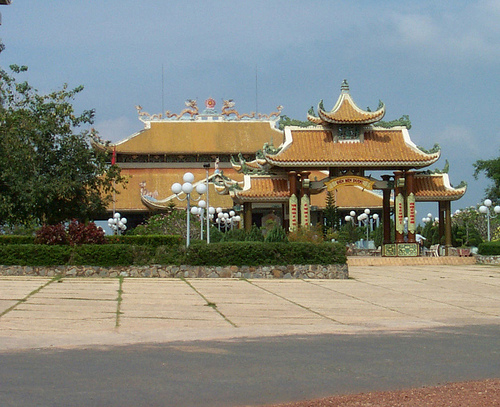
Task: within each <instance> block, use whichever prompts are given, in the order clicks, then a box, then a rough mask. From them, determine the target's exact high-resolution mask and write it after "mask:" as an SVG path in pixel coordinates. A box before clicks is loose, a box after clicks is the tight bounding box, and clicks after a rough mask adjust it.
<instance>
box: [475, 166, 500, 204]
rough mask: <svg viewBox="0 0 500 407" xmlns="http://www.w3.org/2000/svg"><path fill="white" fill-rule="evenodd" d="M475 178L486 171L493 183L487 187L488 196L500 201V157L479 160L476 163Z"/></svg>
mask: <svg viewBox="0 0 500 407" xmlns="http://www.w3.org/2000/svg"><path fill="white" fill-rule="evenodd" d="M473 165H474V168H475V170H474V178H476V179H477V177H478V175H479V173H481V172H484V174H485V175H486V177H487V178H489V179H490V180H492V181H493V185H492V186H489V187H488V188H486V191H485V192H486V196H487V197H488V198H490V199H493V200H495V201H500V157H497V158H493V159H491V160H477V161H476V162H475V163H474V164H473Z"/></svg>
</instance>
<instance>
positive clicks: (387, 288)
mask: <svg viewBox="0 0 500 407" xmlns="http://www.w3.org/2000/svg"><path fill="white" fill-rule="evenodd" d="M361 283H363V284H367V285H371V286H373V287H378V288H382V289H384V290H388V291H393V292H396V293H400V294H405V295H411V296H412V297H415V298H420V299H422V300H426V301H431V302H435V303H438V304H444V305H448V306H449V307H455V308H458V309H461V310H465V311H470V312H475V313H476V314H481V315H487V316H489V317H496V318H499V317H500V315H498V314H492V313H489V312H485V311H478V310H475V309H472V308H467V307H464V306H461V305H455V304H451V303H449V302H446V301H439V300H436V299H434V298H428V297H424V296H421V295H417V294H414V293H409V292H407V291H401V290H396V289H394V288H389V287H385V286H383V285H379V284H374V283H369V282H366V281H361ZM436 287H439V286H436ZM450 291H452V292H456V293H461V292H460V291H457V290H450Z"/></svg>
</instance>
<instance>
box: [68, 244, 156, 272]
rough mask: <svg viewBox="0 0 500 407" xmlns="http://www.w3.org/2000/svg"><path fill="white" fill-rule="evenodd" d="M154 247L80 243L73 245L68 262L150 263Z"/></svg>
mask: <svg viewBox="0 0 500 407" xmlns="http://www.w3.org/2000/svg"><path fill="white" fill-rule="evenodd" d="M153 255H154V248H152V247H149V246H131V245H128V244H114V245H104V246H102V245H92V244H89V245H82V246H75V247H74V250H73V251H72V257H71V261H70V264H72V265H85V266H101V267H110V266H130V265H132V264H135V265H144V264H148V263H150V261H151V259H152V258H153Z"/></svg>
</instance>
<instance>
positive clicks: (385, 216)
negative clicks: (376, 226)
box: [382, 175, 392, 244]
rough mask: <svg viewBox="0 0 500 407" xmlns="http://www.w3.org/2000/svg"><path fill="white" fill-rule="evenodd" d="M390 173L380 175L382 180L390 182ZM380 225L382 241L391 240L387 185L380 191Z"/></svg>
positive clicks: (389, 203)
mask: <svg viewBox="0 0 500 407" xmlns="http://www.w3.org/2000/svg"><path fill="white" fill-rule="evenodd" d="M390 179H391V176H390V175H382V180H384V181H386V182H387V183H389V182H390ZM382 193H383V195H382V226H383V231H384V238H383V243H384V244H389V243H392V242H391V189H390V188H389V187H387V188H385V189H384V190H383V191H382Z"/></svg>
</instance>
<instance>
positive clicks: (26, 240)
mask: <svg viewBox="0 0 500 407" xmlns="http://www.w3.org/2000/svg"><path fill="white" fill-rule="evenodd" d="M33 243H35V237H34V236H17V235H0V245H2V244H33Z"/></svg>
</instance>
